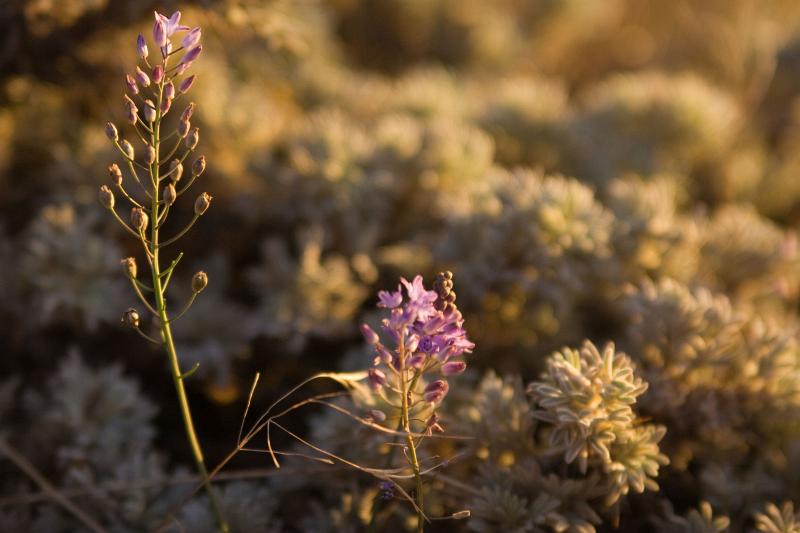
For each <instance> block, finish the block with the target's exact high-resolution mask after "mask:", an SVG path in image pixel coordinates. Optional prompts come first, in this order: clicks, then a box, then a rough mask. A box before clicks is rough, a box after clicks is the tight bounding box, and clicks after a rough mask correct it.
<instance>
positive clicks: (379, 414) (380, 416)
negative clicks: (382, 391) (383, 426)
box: [369, 409, 386, 422]
mask: <svg viewBox="0 0 800 533" xmlns="http://www.w3.org/2000/svg"><path fill="white" fill-rule="evenodd" d="M369 416H370V417H372V419H373V420H374V421H375V422H384V421H386V413H384V412H383V411H380V410H378V409H372V410H370V412H369Z"/></svg>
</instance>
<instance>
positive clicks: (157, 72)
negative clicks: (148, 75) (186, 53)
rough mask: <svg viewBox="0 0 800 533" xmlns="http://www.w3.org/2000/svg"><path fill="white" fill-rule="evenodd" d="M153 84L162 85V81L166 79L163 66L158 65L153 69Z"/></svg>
mask: <svg viewBox="0 0 800 533" xmlns="http://www.w3.org/2000/svg"><path fill="white" fill-rule="evenodd" d="M152 75H153V83H161V80H163V79H164V67H163V66H162V65H156V66H155V67H153V72H152Z"/></svg>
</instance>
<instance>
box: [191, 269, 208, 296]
mask: <svg viewBox="0 0 800 533" xmlns="http://www.w3.org/2000/svg"><path fill="white" fill-rule="evenodd" d="M207 285H208V276H207V275H206V273H205V272H203V271H202V270H201V271H200V272H198V273H196V274H195V275H194V276H192V290H193V291H194V292H196V293H197V292H203V289H205V288H206V286H207Z"/></svg>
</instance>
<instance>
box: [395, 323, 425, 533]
mask: <svg viewBox="0 0 800 533" xmlns="http://www.w3.org/2000/svg"><path fill="white" fill-rule="evenodd" d="M398 352H399V355H400V375H401V378H400V384H401V394H402V411H401V420H402V423H403V430H404V431H405V433H406V443H407V445H408V451H409V454H410V456H409V461H410V462H411V468H412V469H413V470H414V481H415V483H416V490H415V491H414V499H415V500H416V506H417V531H418V533H422V531H423V530H424V529H425V512H424V510H423V500H422V476H421V475H420V471H419V459H417V448H416V446H415V444H414V437H413V436H412V434H411V423H410V422H409V419H408V393H409V391H410V390H411V389H410V388H409V385H410V384H409V383H408V381H407V379H406V372H405V364H406V363H405V359H406V358H405V346H404V342H403V338H402V336H401V338H400V342H399V346H398ZM415 381H416V380H414V382H415Z"/></svg>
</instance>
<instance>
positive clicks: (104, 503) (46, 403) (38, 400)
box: [23, 351, 165, 532]
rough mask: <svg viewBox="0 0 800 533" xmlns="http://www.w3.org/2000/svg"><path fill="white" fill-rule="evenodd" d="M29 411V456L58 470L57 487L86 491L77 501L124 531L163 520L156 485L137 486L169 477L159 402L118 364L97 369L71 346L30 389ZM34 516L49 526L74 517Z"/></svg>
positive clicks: (108, 524)
mask: <svg viewBox="0 0 800 533" xmlns="http://www.w3.org/2000/svg"><path fill="white" fill-rule="evenodd" d="M23 411H24V417H25V420H26V421H27V422H26V423H27V424H28V425H29V426H28V428H27V429H26V430H25V431H24V434H25V437H24V441H25V444H26V447H25V451H26V453H31V454H33V455H32V456H30V457H29V459H30V460H32V461H34V462H35V463H37V464H38V465H40V467H41V466H45V465H49V466H50V468H53V469H54V471H55V472H57V476H54V477H53V478H52V479H53V481H54V482H56V483H57V484H58V485H59V486H62V487H65V488H67V489H84V490H86V495H85V496H82V497H80V498H77V499H76V500H75V502H76V504H78V505H80V506H81V508H82V509H84V510H85V511H87V512H89V513H90V514H91V515H92V516H94V517H95V518H96V519H98V520H100V522H101V523H103V524H105V527H108V528H109V529H110V530H112V531H119V532H128V531H130V532H133V531H137V530H141V529H142V528H143V527H146V524H148V523H150V521H151V520H154V519H155V518H157V517H156V516H152V515H151V514H150V513H151V511H152V505H153V504H154V502H156V501H158V499H159V497H160V492H161V491H160V489H159V488H158V486H157V485H156V486H153V487H150V488H142V489H135V488H131V487H133V486H135V485H137V484H140V483H142V482H144V483H148V482H152V481H157V480H159V479H163V478H164V477H165V472H164V468H163V460H162V458H161V457H160V456H159V455H158V454H157V453H155V452H154V451H153V449H152V446H153V439H154V437H155V430H154V427H153V418H154V417H155V414H156V408H155V406H154V405H153V404H152V403H151V402H150V401H149V400H147V399H146V398H144V397H143V396H142V393H141V391H140V389H139V385H138V383H137V382H136V381H133V380H131V379H130V378H126V377H124V376H123V375H122V371H121V368H120V367H119V366H109V367H105V368H99V369H93V368H91V367H89V366H87V365H86V364H85V363H84V362H83V361H82V360H81V358H80V356H79V355H78V354H77V352H75V351H72V352H70V354H69V355H68V357H66V358H65V359H63V360H62V362H61V364H60V366H59V367H58V370H57V371H56V373H55V375H53V376H52V377H51V378H50V379H49V380H48V381H47V383H46V386H44V387H41V388H36V389H28V390H26V391H25V392H24V394H23ZM113 487H116V490H115V489H114V488H113ZM120 488H122V489H123V490H119V489H120ZM36 514H37V516H38V518H36V520H37V521H39V522H44V523H47V524H69V523H71V520H72V519H71V518H67V517H66V515H63V511H62V510H61V509H60V508H53V509H52V510H51V511H48V512H44V511H43V512H42V513H39V512H38V511H37V513H36ZM48 516H49V517H51V518H52V519H53V520H54V522H51V521H50V519H47V517H48ZM32 527H33V526H32ZM59 527H61V526H59ZM34 529H37V528H36V527H34ZM39 530H43V531H47V530H49V528H48V527H46V526H44V525H42V526H41V527H40V528H39ZM53 530H54V531H55V530H56V529H53Z"/></svg>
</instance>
